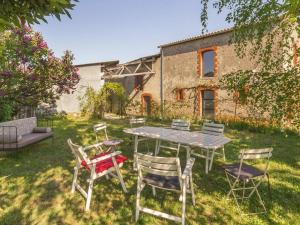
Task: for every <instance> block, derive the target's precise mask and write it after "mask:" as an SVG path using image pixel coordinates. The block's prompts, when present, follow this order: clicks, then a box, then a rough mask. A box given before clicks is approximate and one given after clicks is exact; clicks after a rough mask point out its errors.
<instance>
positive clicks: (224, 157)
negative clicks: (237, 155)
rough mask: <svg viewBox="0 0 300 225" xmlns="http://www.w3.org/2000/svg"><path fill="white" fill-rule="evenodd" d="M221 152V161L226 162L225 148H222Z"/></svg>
mask: <svg viewBox="0 0 300 225" xmlns="http://www.w3.org/2000/svg"><path fill="white" fill-rule="evenodd" d="M222 151H223V159H224V161H226V155H225V148H224V146H223V147H222Z"/></svg>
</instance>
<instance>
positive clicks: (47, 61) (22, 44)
mask: <svg viewBox="0 0 300 225" xmlns="http://www.w3.org/2000/svg"><path fill="white" fill-rule="evenodd" d="M0 35H1V36H0V102H1V104H2V103H6V104H8V103H9V105H10V106H12V108H13V111H16V110H17V109H18V107H19V106H37V105H38V104H40V103H49V104H51V103H55V101H56V100H57V99H58V98H59V97H60V96H61V95H62V94H69V93H71V92H72V91H73V90H74V89H75V86H76V85H77V83H78V82H79V79H80V78H79V74H78V73H77V69H76V68H75V67H74V66H73V64H72V61H73V59H74V57H73V55H72V54H71V52H69V51H66V52H65V54H64V55H63V57H62V58H61V59H60V58H57V57H55V56H54V54H53V52H52V51H51V50H50V49H49V48H48V46H47V43H46V42H45V41H44V40H43V37H42V36H41V34H39V33H36V32H34V31H32V30H31V29H30V28H29V27H27V26H24V27H22V28H20V29H19V28H14V29H12V30H7V31H5V32H4V33H2V34H0Z"/></svg>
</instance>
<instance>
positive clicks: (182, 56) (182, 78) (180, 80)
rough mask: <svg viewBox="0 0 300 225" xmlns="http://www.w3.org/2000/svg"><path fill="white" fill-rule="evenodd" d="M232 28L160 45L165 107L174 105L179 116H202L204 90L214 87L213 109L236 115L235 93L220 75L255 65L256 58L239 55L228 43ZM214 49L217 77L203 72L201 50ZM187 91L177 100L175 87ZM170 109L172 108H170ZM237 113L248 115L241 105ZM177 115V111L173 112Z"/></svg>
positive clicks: (218, 113) (249, 68)
mask: <svg viewBox="0 0 300 225" xmlns="http://www.w3.org/2000/svg"><path fill="white" fill-rule="evenodd" d="M230 35H231V31H224V32H221V33H218V34H216V35H211V36H207V37H201V36H200V37H199V38H195V39H193V40H187V41H182V42H179V43H175V44H170V45H165V46H161V48H162V52H163V91H164V93H163V95H164V102H165V111H166V113H168V112H167V111H168V109H169V108H172V107H175V111H176V112H177V115H178V116H186V115H187V114H188V115H189V116H191V115H193V116H196V117H202V98H203V96H202V95H203V91H204V90H212V91H214V109H215V116H217V115H225V114H226V115H233V114H234V111H235V103H234V102H233V98H232V96H228V94H227V93H226V91H224V90H220V89H219V85H218V83H219V79H220V78H221V77H222V76H223V75H224V74H226V73H230V72H234V71H237V70H253V69H256V65H255V63H254V62H251V60H250V59H249V58H247V57H245V58H242V59H241V58H239V57H238V56H237V55H236V53H235V51H234V46H233V45H230V44H229V40H230ZM208 50H212V51H214V53H215V58H214V71H215V75H214V77H203V75H202V74H201V65H202V61H201V54H202V53H203V52H205V51H208ZM181 89H182V90H183V91H184V99H183V100H180V101H178V99H177V95H176V90H181ZM169 113H170V112H169ZM237 114H239V115H245V114H246V111H245V109H243V108H241V107H238V108H237ZM174 116H176V114H175V115H174Z"/></svg>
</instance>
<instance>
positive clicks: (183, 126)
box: [171, 119, 191, 131]
mask: <svg viewBox="0 0 300 225" xmlns="http://www.w3.org/2000/svg"><path fill="white" fill-rule="evenodd" d="M190 126H191V122H190V121H187V120H182V119H173V120H172V124H171V128H172V129H176V130H186V131H188V130H190Z"/></svg>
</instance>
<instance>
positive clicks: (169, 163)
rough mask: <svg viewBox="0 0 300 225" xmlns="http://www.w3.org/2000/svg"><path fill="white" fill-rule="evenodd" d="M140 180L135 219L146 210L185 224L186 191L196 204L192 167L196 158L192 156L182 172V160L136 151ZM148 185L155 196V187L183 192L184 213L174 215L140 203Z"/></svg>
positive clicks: (181, 197)
mask: <svg viewBox="0 0 300 225" xmlns="http://www.w3.org/2000/svg"><path fill="white" fill-rule="evenodd" d="M136 159H137V168H138V182H137V198H136V214H135V219H136V221H138V218H139V213H140V211H141V212H145V213H149V214H152V215H155V216H160V217H162V218H165V219H170V220H173V221H176V222H181V224H182V225H184V224H185V209H186V193H187V192H189V193H191V194H192V201H193V205H195V196H194V189H193V178H192V167H193V164H194V161H195V159H193V158H190V159H189V160H188V161H187V165H186V168H185V169H184V171H183V173H181V167H180V160H179V158H175V157H172V158H171V157H157V156H150V155H145V154H141V153H136ZM146 185H150V186H151V187H152V190H153V195H154V196H155V188H159V189H164V190H169V191H175V192H177V193H179V194H181V196H180V199H181V201H182V215H181V217H179V216H174V215H169V214H167V213H163V212H160V211H156V210H153V209H150V208H145V207H143V206H141V205H140V198H141V192H142V190H143V188H144V187H145V186H146Z"/></svg>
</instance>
